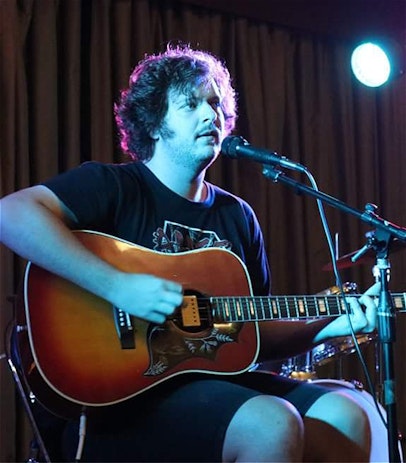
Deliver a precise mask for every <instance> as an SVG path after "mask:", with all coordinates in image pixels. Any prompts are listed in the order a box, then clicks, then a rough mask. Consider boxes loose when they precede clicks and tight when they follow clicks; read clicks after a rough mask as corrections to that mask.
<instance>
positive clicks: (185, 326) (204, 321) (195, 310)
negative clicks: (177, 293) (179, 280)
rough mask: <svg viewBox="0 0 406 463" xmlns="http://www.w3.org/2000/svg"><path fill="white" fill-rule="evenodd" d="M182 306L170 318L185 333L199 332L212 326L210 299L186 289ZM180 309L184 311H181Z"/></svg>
mask: <svg viewBox="0 0 406 463" xmlns="http://www.w3.org/2000/svg"><path fill="white" fill-rule="evenodd" d="M184 296H185V298H184V301H185V302H184V307H183V308H179V309H177V310H176V312H175V313H174V316H173V318H172V321H173V323H174V324H175V325H176V327H177V328H178V329H180V330H182V331H185V332H187V333H190V334H193V333H201V332H202V331H206V330H208V329H209V328H211V327H212V326H213V320H212V316H211V310H210V301H209V299H208V298H205V297H204V296H203V295H202V294H200V293H198V292H196V291H191V290H187V291H185V294H184ZM182 310H184V311H185V313H182Z"/></svg>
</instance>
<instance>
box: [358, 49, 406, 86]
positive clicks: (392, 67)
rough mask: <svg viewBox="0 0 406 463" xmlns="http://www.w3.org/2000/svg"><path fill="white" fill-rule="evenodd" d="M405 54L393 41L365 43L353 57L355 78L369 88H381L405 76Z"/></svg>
mask: <svg viewBox="0 0 406 463" xmlns="http://www.w3.org/2000/svg"><path fill="white" fill-rule="evenodd" d="M403 58H404V53H403V50H401V47H400V46H399V44H397V43H396V42H394V41H392V40H380V41H372V40H370V41H365V42H362V43H360V44H358V45H357V46H356V47H355V49H354V51H353V52H352V55H351V69H352V72H353V74H354V75H355V77H356V78H357V79H358V80H359V81H360V82H361V83H362V84H364V85H366V86H368V87H380V86H381V85H384V84H385V83H386V82H388V81H389V80H390V79H393V78H395V77H398V76H400V75H402V74H403V64H404V59H403Z"/></svg>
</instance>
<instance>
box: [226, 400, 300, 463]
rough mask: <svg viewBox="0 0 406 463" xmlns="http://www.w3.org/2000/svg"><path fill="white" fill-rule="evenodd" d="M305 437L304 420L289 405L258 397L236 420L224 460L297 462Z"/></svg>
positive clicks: (231, 423) (251, 401) (284, 402)
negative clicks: (246, 459) (247, 459)
mask: <svg viewBox="0 0 406 463" xmlns="http://www.w3.org/2000/svg"><path fill="white" fill-rule="evenodd" d="M303 434H304V429H303V421H302V419H301V417H300V415H299V413H298V412H297V410H296V409H295V408H294V407H293V406H292V405H291V404H290V403H289V402H287V401H285V400H283V399H280V398H278V397H273V396H267V395H260V396H256V397H253V398H252V399H250V400H248V401H247V402H245V403H244V404H243V405H242V406H241V407H240V408H239V409H238V410H237V412H236V413H235V415H234V417H233V418H232V420H231V422H230V424H229V426H228V429H227V432H226V437H225V442H224V452H223V454H224V460H225V461H238V460H239V459H242V460H243V459H244V458H249V460H250V461H254V460H255V461H278V460H279V461H289V459H293V461H294V460H295V459H296V461H297V460H298V459H299V460H300V458H301V454H302V449H303ZM290 461H292V460H290Z"/></svg>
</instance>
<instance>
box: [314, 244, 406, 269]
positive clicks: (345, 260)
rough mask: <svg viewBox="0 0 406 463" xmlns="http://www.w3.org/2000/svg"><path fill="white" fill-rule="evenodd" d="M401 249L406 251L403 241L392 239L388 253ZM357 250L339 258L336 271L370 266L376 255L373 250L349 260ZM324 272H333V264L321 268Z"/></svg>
mask: <svg viewBox="0 0 406 463" xmlns="http://www.w3.org/2000/svg"><path fill="white" fill-rule="evenodd" d="M401 249H406V243H404V242H403V241H399V240H398V239H396V238H395V239H394V240H393V241H392V243H391V244H390V247H389V251H390V252H397V251H400V250H401ZM358 251H359V250H357V251H353V252H350V253H349V254H346V255H344V256H341V257H339V258H338V259H337V261H336V262H337V268H338V270H342V269H345V268H350V267H355V266H356V265H361V264H371V263H372V262H374V261H375V259H376V253H375V250H374V249H373V248H369V249H368V250H367V251H366V252H365V253H364V254H363V255H362V256H361V257H360V258H359V259H357V260H356V261H355V262H353V261H352V260H351V259H352V257H353V256H355V254H357V252H358ZM322 270H323V271H324V272H330V271H332V270H333V264H332V263H331V262H329V263H328V264H325V265H324V266H323V267H322Z"/></svg>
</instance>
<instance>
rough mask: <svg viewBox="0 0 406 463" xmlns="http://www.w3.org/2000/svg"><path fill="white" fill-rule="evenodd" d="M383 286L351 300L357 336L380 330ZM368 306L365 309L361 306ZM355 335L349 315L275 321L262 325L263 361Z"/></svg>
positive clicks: (375, 287) (301, 351) (349, 300)
mask: <svg viewBox="0 0 406 463" xmlns="http://www.w3.org/2000/svg"><path fill="white" fill-rule="evenodd" d="M379 288H380V285H379V284H375V285H373V286H372V287H371V288H369V289H368V291H366V292H365V293H364V295H363V296H362V297H360V298H359V299H357V298H355V297H347V300H348V303H349V305H350V307H351V309H352V314H351V324H352V327H353V329H354V331H355V333H360V332H363V333H371V332H372V331H373V330H374V329H375V327H376V304H375V301H374V299H373V297H374V296H377V295H378V294H379ZM361 304H362V306H364V308H363V307H362V306H361ZM350 334H351V329H350V325H349V322H348V317H347V315H341V316H340V317H337V318H334V319H331V318H325V319H320V320H310V321H272V322H264V323H260V336H261V351H260V356H259V360H260V361H261V360H276V359H282V358H288V357H294V356H295V355H299V354H301V353H303V352H305V351H307V350H310V349H312V348H313V347H314V346H316V345H317V344H320V343H322V342H325V341H327V340H328V339H331V338H335V337H339V336H348V335H350Z"/></svg>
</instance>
